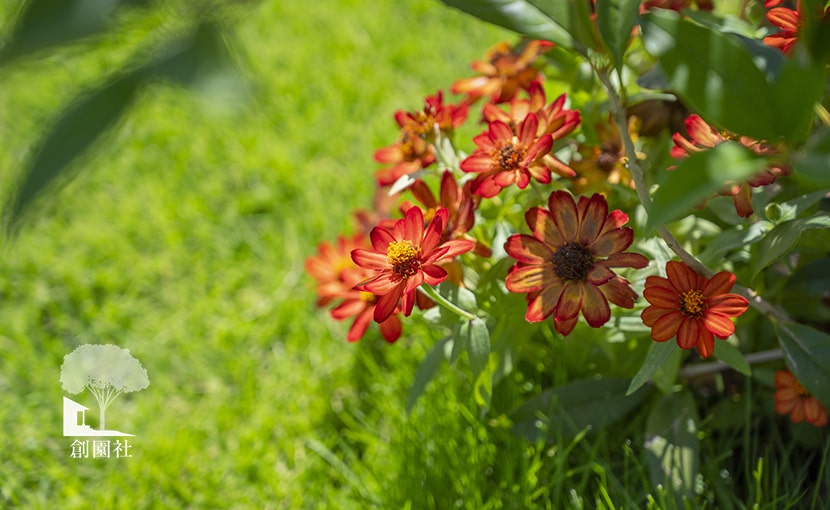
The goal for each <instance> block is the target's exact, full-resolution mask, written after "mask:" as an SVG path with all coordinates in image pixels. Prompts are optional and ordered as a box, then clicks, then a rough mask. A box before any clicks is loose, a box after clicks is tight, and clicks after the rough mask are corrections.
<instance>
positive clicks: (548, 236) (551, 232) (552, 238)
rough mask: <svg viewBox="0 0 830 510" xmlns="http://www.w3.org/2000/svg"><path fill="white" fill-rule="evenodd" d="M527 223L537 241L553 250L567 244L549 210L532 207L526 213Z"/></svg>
mask: <svg viewBox="0 0 830 510" xmlns="http://www.w3.org/2000/svg"><path fill="white" fill-rule="evenodd" d="M525 221H527V226H528V227H530V230H531V231H532V232H533V235H534V236H535V237H536V239H538V240H540V241H542V242H544V243H545V244H547V245H549V246H551V247H553V248H559V247H561V246H563V245H564V244H565V240H564V238H563V237H562V233H561V232H559V229H558V228H556V224H555V223H554V221H553V216H552V215H551V213H550V211H548V210H547V209H543V208H541V207H531V208H530V209H528V211H527V212H526V213H525Z"/></svg>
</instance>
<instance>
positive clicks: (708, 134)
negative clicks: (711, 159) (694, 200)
mask: <svg viewBox="0 0 830 510" xmlns="http://www.w3.org/2000/svg"><path fill="white" fill-rule="evenodd" d="M686 131H687V132H688V133H689V138H690V139H686V137H684V136H683V135H681V134H680V133H675V134H674V136H672V140H673V141H674V144H675V145H674V147H673V148H672V150H671V155H672V157H674V158H685V157H686V156H688V155H689V154H690V153H692V152H700V151H703V150H707V149H711V148H713V147H715V146H716V145H718V144H719V143H721V142H724V141H726V140H734V141H737V142H739V143H740V144H741V145H743V146H744V147H747V148H748V149H750V150H751V151H753V152H755V153H756V154H759V155H761V156H765V157H767V158H772V160H771V161H770V162H769V166H767V167H766V168H765V169H763V170H761V171H760V172H758V173H756V174H755V175H753V176H752V177H750V178H749V179H747V180H745V181H743V182H740V183H734V184H732V185H729V186H727V187H726V188H724V189H723V190H721V191H720V192H719V194H721V195H724V196H731V197H732V199H733V200H734V202H735V210H736V211H737V212H738V215H739V216H741V217H743V218H747V217H749V216H751V215H752V213H753V209H752V191H751V188H754V187H755V188H757V187H760V186H766V185H768V184H772V183H773V182H775V179H776V178H778V177H781V176H785V175H789V173H790V167H789V166H787V165H784V164H779V163H777V162H776V161H775V158H776V156H779V155H780V151H779V149H778V148H777V147H775V146H772V145H770V144H768V143H766V142H763V141H758V140H755V139H753V138H749V137H748V136H735V135H732V134H731V133H723V134H722V133H720V132H719V131H718V130H717V129H715V128H713V127H712V126H710V125H709V124H707V123H706V121H704V120H703V119H702V118H700V116H699V115H695V114H692V115H689V117H688V118H686Z"/></svg>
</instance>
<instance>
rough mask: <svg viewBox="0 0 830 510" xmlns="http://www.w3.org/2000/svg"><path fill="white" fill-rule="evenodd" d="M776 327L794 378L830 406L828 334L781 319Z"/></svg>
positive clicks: (829, 346) (829, 336)
mask: <svg viewBox="0 0 830 510" xmlns="http://www.w3.org/2000/svg"><path fill="white" fill-rule="evenodd" d="M776 330H777V331H778V338H779V339H780V340H781V347H782V348H783V349H784V359H785V360H786V362H787V366H789V367H790V370H791V371H792V373H793V374H794V375H795V377H796V379H798V381H799V382H800V383H801V384H802V385H803V386H804V387H805V388H806V389H807V391H809V392H810V393H811V394H813V396H815V397H816V398H817V399H819V400H820V401H821V403H822V404H824V406H825V407H830V335H828V334H827V333H824V332H823V331H819V330H817V329H814V328H811V327H809V326H805V325H804V324H799V323H798V322H781V323H779V324H776Z"/></svg>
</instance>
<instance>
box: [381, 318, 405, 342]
mask: <svg viewBox="0 0 830 510" xmlns="http://www.w3.org/2000/svg"><path fill="white" fill-rule="evenodd" d="M380 332H381V334H382V335H383V338H385V339H386V341H387V342H389V343H390V344H391V343H394V342H396V341H397V340H398V338H400V337H401V333H402V332H403V324H401V319H400V317H398V316H397V315H392V316H391V317H389V318H388V319H386V320H385V321H383V322H381V323H380Z"/></svg>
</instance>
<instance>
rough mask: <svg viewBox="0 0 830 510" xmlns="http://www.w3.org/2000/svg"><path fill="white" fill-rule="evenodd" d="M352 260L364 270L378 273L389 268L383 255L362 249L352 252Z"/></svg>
mask: <svg viewBox="0 0 830 510" xmlns="http://www.w3.org/2000/svg"><path fill="white" fill-rule="evenodd" d="M352 260H353V261H354V263H355V264H357V265H358V266H360V267H362V268H364V269H371V270H375V271H378V270H382V269H386V268H388V267H389V262H388V261H387V260H386V255H385V254H383V253H378V252H376V251H371V250H364V249H362V248H356V249H354V250H352Z"/></svg>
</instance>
